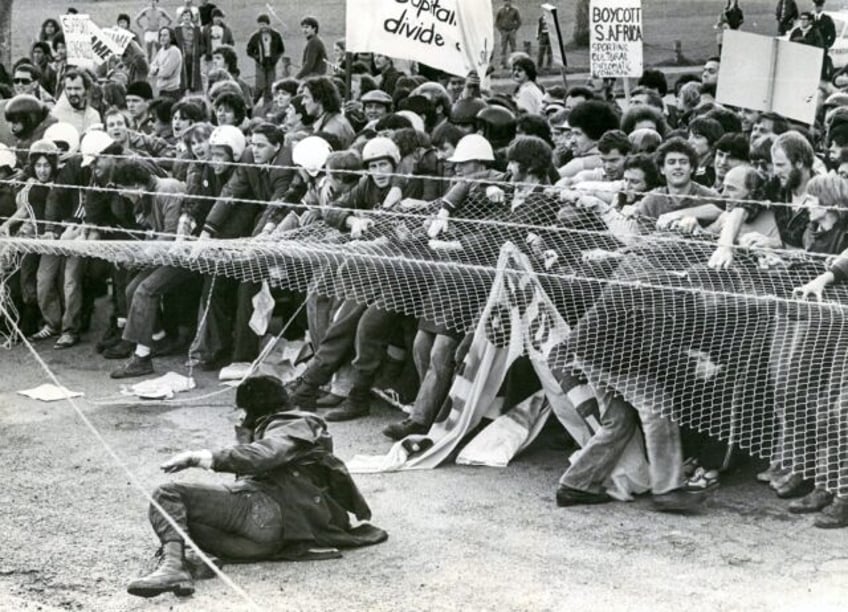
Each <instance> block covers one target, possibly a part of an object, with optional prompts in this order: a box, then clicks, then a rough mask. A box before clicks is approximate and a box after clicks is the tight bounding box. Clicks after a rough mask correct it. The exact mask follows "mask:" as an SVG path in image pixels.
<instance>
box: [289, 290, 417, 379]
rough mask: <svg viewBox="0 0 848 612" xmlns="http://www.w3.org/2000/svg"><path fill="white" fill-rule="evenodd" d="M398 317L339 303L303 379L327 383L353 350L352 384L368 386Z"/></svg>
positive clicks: (378, 366) (380, 311) (352, 303)
mask: <svg viewBox="0 0 848 612" xmlns="http://www.w3.org/2000/svg"><path fill="white" fill-rule="evenodd" d="M402 317H403V315H399V314H397V313H395V312H389V311H388V310H383V309H381V308H375V307H373V306H371V307H366V306H363V305H361V304H357V303H356V302H352V301H349V300H348V301H345V302H343V303H342V305H341V306H340V307H339V310H338V312H337V313H336V316H335V317H334V319H333V322H332V323H331V324H330V327H329V328H328V329H327V333H326V334H325V335H324V339H323V340H322V341H321V344H319V345H318V348H317V349H316V352H315V357H314V358H313V363H311V364H310V366H309V368H308V369H307V371H306V372H305V373H304V379H305V380H306V381H307V382H309V383H310V384H314V385H316V386H320V385H325V384H327V383H328V382H329V381H330V378H332V376H333V374H335V372H336V371H337V370H338V369H339V368H340V367H341V366H342V365H343V364H344V362H345V359H346V358H347V357H348V356H349V355H350V352H351V350H355V352H356V357H355V359H354V360H353V364H352V365H353V368H354V376H355V379H354V386H368V387H370V386H371V384H372V383H373V382H374V377H375V376H376V374H377V370H378V369H379V368H380V363H381V362H382V360H383V356H384V354H385V352H386V345H387V344H388V342H389V339H390V338H391V337H392V335H393V333H394V331H395V325H396V323H397V322H398V321H399V320H400V319H401V318H402Z"/></svg>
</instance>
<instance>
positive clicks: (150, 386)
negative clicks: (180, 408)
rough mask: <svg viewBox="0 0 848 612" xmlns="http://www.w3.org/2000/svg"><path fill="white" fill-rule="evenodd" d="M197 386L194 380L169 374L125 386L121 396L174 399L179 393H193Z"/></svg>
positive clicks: (174, 373) (172, 373)
mask: <svg viewBox="0 0 848 612" xmlns="http://www.w3.org/2000/svg"><path fill="white" fill-rule="evenodd" d="M196 386H197V385H196V384H195V382H194V379H193V378H188V377H187V376H183V375H182V374H177V373H176V372H168V373H167V374H165V375H163V376H159V377H158V378H151V379H150V380H144V381H142V382H140V383H136V384H134V385H123V386H121V395H134V396H136V397H138V398H141V399H172V398H173V397H174V395H176V394H177V393H182V392H183V391H191V390H192V389H194V388H195V387H196Z"/></svg>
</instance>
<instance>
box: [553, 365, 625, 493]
mask: <svg viewBox="0 0 848 612" xmlns="http://www.w3.org/2000/svg"><path fill="white" fill-rule="evenodd" d="M565 376H567V377H568V378H573V376H572V375H571V374H570V373H566V374H565ZM574 382H575V383H576V382H577V381H576V379H574ZM560 383H561V384H563V388H566V385H567V386H569V387H570V386H571V385H570V384H568V382H567V381H562V380H561V381H560ZM596 399H597V401H598V408H599V409H600V428H599V429H598V430H597V431H595V434H594V435H593V436H592V437H591V438H590V439H589V441H588V442H587V443H586V445H585V446H583V448H582V450H581V451H580V454H579V455H577V457H576V458H575V459H574V462H573V463H572V464H571V465H570V466H569V467H568V469H567V470H566V471H565V473H564V474H563V475H562V477H561V478H560V480H559V483H560V484H561V485H563V486H566V487H570V488H572V489H577V490H579V491H586V492H589V493H601V492H602V491H603V483H604V481H605V480H606V479H607V478H608V477H609V475H610V474H611V473H612V471H613V470H614V469H615V466H616V464H617V463H618V460H619V458H620V457H621V454H622V453H623V452H624V449H625V448H626V446H627V443H628V442H629V441H630V438H632V437H633V432H635V431H636V423H637V419H638V413H637V412H636V410H635V409H634V408H633V406H631V405H630V404H628V403H627V402H625V401H624V400H623V399H621V398H620V397H616V396H615V394H614V393H613V392H612V391H610V390H609V389H604V390H601V391H599V392H598V393H597V395H596Z"/></svg>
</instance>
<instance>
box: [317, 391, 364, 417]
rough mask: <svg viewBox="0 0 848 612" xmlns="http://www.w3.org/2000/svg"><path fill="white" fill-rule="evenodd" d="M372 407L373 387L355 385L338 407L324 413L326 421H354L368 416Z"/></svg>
mask: <svg viewBox="0 0 848 612" xmlns="http://www.w3.org/2000/svg"><path fill="white" fill-rule="evenodd" d="M370 409H371V388H370V387H354V388H353V389H351V390H350V395H348V396H347V398H346V399H345V401H343V402H342V403H341V404H340V405H339V407H338V408H334V409H333V410H330V411H329V412H328V413H327V414H326V415H324V420H325V421H330V422H333V421H352V420H353V419H358V418H359V417H363V416H366V415H367V414H368V412H369V411H370Z"/></svg>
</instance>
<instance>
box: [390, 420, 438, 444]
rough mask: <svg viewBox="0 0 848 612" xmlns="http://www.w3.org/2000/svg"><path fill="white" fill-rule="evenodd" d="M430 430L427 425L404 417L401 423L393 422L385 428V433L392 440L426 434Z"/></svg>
mask: <svg viewBox="0 0 848 612" xmlns="http://www.w3.org/2000/svg"><path fill="white" fill-rule="evenodd" d="M429 430H430V428H429V427H428V426H427V425H423V424H421V423H418V422H416V421H413V420H412V419H404V420H402V421H400V422H399V423H392V424H391V425H388V426H387V427H385V428H384V429H383V435H384V436H386V437H387V438H391V439H392V440H403V439H404V438H405V437H407V436H411V435H416V434H418V435H421V434H425V433H427V432H428V431H429Z"/></svg>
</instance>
